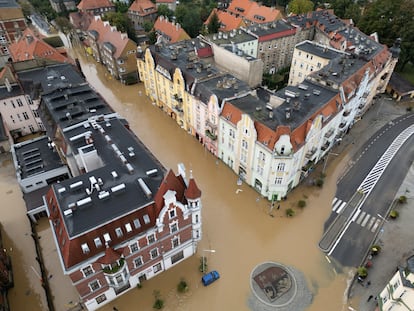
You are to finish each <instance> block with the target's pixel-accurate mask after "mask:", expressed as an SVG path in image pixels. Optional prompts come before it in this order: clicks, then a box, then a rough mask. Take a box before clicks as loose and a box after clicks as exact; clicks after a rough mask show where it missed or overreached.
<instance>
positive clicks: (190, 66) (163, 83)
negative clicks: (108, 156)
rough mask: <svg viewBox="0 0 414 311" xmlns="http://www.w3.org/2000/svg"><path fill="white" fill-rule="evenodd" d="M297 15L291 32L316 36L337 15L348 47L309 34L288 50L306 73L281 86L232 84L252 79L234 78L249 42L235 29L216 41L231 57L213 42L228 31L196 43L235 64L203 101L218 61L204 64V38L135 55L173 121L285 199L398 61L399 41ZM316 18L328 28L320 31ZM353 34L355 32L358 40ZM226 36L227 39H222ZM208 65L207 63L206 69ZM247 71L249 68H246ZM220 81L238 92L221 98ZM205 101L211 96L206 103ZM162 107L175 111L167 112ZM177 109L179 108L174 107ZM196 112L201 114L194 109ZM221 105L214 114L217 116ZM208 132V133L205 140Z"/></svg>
mask: <svg viewBox="0 0 414 311" xmlns="http://www.w3.org/2000/svg"><path fill="white" fill-rule="evenodd" d="M319 16H322V22H317V21H315V20H314V19H315V18H317V17H319ZM301 18H302V19H303V20H301V22H302V23H303V24H300V23H298V22H297V21H296V23H297V24H298V25H296V26H294V27H293V28H290V30H292V31H296V30H297V29H299V28H300V30H301V36H302V35H303V36H305V37H306V36H308V35H310V34H312V33H316V32H317V33H318V36H319V35H320V36H322V35H327V34H330V35H332V30H331V29H329V27H327V26H323V27H322V26H321V25H324V22H326V20H327V21H329V20H331V21H333V22H329V25H330V26H331V27H334V29H336V30H337V31H340V32H341V36H342V37H341V38H342V39H341V40H345V41H346V42H345V43H344V44H342V45H344V46H346V47H347V48H345V49H342V50H341V49H338V48H337V47H340V46H337V45H333V44H332V40H331V39H332V38H333V37H335V36H333V37H330V38H329V40H327V41H326V42H327V43H328V44H329V47H326V48H325V47H324V45H321V44H313V43H311V42H308V41H305V42H304V43H303V44H299V45H298V48H297V49H296V50H295V54H293V53H292V55H293V56H294V59H293V60H292V63H293V64H295V65H294V66H292V73H291V77H292V80H293V78H294V74H297V72H298V71H299V70H303V71H301V72H302V76H301V77H300V78H301V79H300V81H299V80H295V81H294V83H292V85H289V86H288V87H287V88H284V89H281V90H279V91H277V92H272V91H268V90H263V89H261V88H258V89H256V90H251V91H249V90H248V88H247V89H244V91H240V92H236V91H234V88H233V87H232V83H231V82H230V83H229V81H237V82H236V83H235V85H239V84H240V82H239V80H240V81H244V82H245V83H247V85H248V86H250V87H251V86H252V84H251V83H249V82H250V81H247V82H246V81H245V80H243V79H240V77H239V76H238V74H239V71H240V70H241V68H243V69H244V67H243V63H242V62H241V61H240V59H239V60H238V62H237V61H236V59H234V60H232V59H231V55H236V54H237V52H238V50H239V49H238V46H239V45H241V46H242V47H243V45H242V42H243V40H241V41H240V42H238V41H237V39H236V36H235V33H234V31H233V35H234V36H233V37H232V38H231V39H230V44H228V45H227V46H225V44H222V45H221V46H220V49H221V50H222V51H226V52H228V54H225V53H224V52H222V53H221V54H220V52H219V53H217V51H219V50H220V49H215V46H219V45H215V43H214V42H215V40H217V41H218V40H220V39H221V40H222V39H223V37H224V33H218V34H216V37H214V36H215V35H212V36H209V37H207V38H205V37H200V40H201V39H202V41H200V42H206V43H209V45H210V46H211V47H212V51H213V52H214V60H215V61H216V60H220V59H221V60H222V61H223V62H224V61H226V62H228V63H230V64H231V66H229V67H230V68H225V69H227V71H228V72H229V73H231V74H230V75H233V76H234V77H233V78H231V76H228V77H227V78H226V79H223V78H222V79H221V80H220V81H217V80H216V81H217V82H216V88H212V87H211V85H210V87H209V89H210V90H211V91H212V92H213V93H212V94H211V95H210V96H209V97H208V96H207V97H204V98H207V99H204V100H203V99H202V98H203V96H199V95H201V94H202V92H197V87H198V86H200V85H202V83H203V81H204V80H205V81H214V80H213V77H214V76H220V69H219V68H220V67H215V66H214V65H205V63H204V62H201V63H199V59H198V58H197V54H198V50H197V44H198V43H197V44H195V43H194V45H191V44H188V45H186V44H187V43H182V44H181V45H180V46H178V45H168V46H167V47H165V46H162V45H157V46H154V47H150V48H149V49H147V50H146V51H145V53H143V54H142V55H144V56H143V57H139V58H138V70H139V72H140V76H141V79H142V81H144V84H145V88H146V92H147V94H148V95H149V96H150V97H151V98H152V99H153V100H154V102H156V103H157V104H158V105H159V106H160V107H163V109H164V110H165V111H166V112H167V113H169V114H170V115H171V116H172V117H173V118H174V119H176V120H178V121H177V123H178V124H180V125H181V126H182V127H183V128H184V129H185V130H187V131H188V132H189V133H191V134H192V135H194V136H196V137H197V138H198V139H199V140H200V141H203V142H205V141H206V143H205V146H206V147H207V148H208V150H210V151H211V152H212V153H213V154H215V155H216V156H218V157H219V158H220V159H221V160H222V161H223V162H225V163H226V164H227V165H229V167H230V168H231V169H232V170H233V171H234V172H235V173H236V174H237V175H238V176H239V178H240V179H242V180H244V181H245V182H246V183H247V184H249V185H251V186H252V187H254V188H255V189H256V190H257V191H258V192H259V193H260V194H261V195H262V196H264V197H266V198H268V199H269V200H281V199H282V198H284V197H285V196H286V195H287V194H288V193H289V191H290V190H291V189H293V188H294V187H295V186H297V185H298V184H299V182H300V181H301V180H302V179H303V178H306V177H307V175H308V173H309V171H310V170H311V168H312V167H313V166H314V165H315V164H316V163H317V162H318V161H320V160H321V159H323V158H324V157H325V156H326V155H327V154H328V152H329V150H330V149H331V148H332V147H333V146H335V144H336V143H338V142H340V140H341V138H342V136H343V135H345V134H346V132H347V131H348V129H349V128H350V127H351V126H352V125H353V124H354V123H355V122H356V121H357V120H358V119H359V118H361V116H362V115H363V114H364V113H365V112H366V110H367V109H369V107H370V105H371V104H372V103H373V101H372V99H373V97H374V96H375V95H376V94H378V93H383V92H384V91H385V86H386V85H387V84H388V81H389V79H390V76H391V74H392V71H393V69H394V67H395V64H396V62H397V61H398V55H399V48H398V47H395V48H392V49H390V50H388V48H387V47H385V46H383V45H381V44H379V43H378V42H376V41H375V40H373V39H372V38H370V37H368V36H365V37H364V39H362V40H361V33H360V32H359V31H358V30H355V29H354V28H353V27H352V26H349V25H346V24H343V25H342V26H341V25H339V22H338V21H337V19H332V18H331V19H329V17H327V16H326V13H323V12H316V13H315V14H313V13H311V14H309V15H307V16H303V17H301ZM315 24H318V25H319V26H318V27H321V28H322V29H323V30H326V31H327V32H323V31H321V30H317V29H315V28H316V26H315ZM302 30H303V31H302ZM241 31H243V30H241ZM230 33H231V32H230ZM244 33H247V34H250V35H251V33H249V32H244ZM236 34H238V32H236ZM337 34H338V33H337ZM355 34H358V37H357V38H356V37H355ZM220 35H221V38H219V37H218V36H220ZM251 38H253V36H252V37H251ZM292 38H294V36H292ZM336 38H339V36H338V35H336ZM232 40H234V42H232ZM294 40H296V39H294ZM294 40H292V41H291V42H292V43H293V42H294ZM356 40H357V41H356ZM252 42H253V40H252ZM361 42H362V43H361ZM357 43H358V45H357ZM221 50H220V51H221ZM193 51H195V52H194V53H193ZM241 53H243V51H241ZM299 53H300V54H299ZM142 55H141V56H142ZM248 57H251V56H248ZM193 60H195V61H193ZM259 61H261V60H259ZM217 63H220V62H219V61H217ZM302 63H303V65H302V67H301V64H302ZM318 63H320V66H319V65H318ZM306 66H307V68H306ZM319 67H320V68H319ZM178 68H179V69H178ZM204 68H208V70H206V73H204V70H203V69H204ZM194 69H195V72H196V73H194ZM221 69H223V68H221ZM296 70H298V71H296ZM244 71H245V72H247V70H246V69H244ZM293 71H295V72H293ZM305 76H306V78H305ZM297 77H298V76H297ZM233 79H234V80H233ZM223 81H225V85H226V87H225V88H228V89H229V91H232V92H234V93H233V96H231V95H229V94H227V96H224V97H225V98H224V99H223V100H220V96H217V99H216V98H215V97H214V95H217V94H216V93H214V92H218V89H219V87H218V86H220V85H223ZM256 85H257V84H256ZM194 91H196V92H194ZM213 94H214V95H213ZM160 98H161V100H160ZM208 98H210V100H208ZM200 99H201V101H200ZM201 102H203V103H207V102H208V105H202V104H201ZM215 103H218V104H219V105H218V106H217V107H218V109H217V108H214V109H210V108H208V109H207V110H206V109H204V108H203V107H215ZM164 105H165V106H167V107H173V108H167V109H166V108H164V107H165V106H164ZM177 108H178V109H179V110H178V114H176V112H174V111H173V110H174V109H177ZM203 109H204V110H203ZM198 110H200V111H204V112H203V113H191V111H196V112H197V111H198ZM217 112H219V116H218V120H217V119H215V118H216V117H217ZM213 121H214V122H213ZM202 124H205V126H204V127H203V126H202ZM203 131H205V133H206V137H203V133H202V132H203ZM210 140H212V141H210Z"/></svg>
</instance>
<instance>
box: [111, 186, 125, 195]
mask: <svg viewBox="0 0 414 311" xmlns="http://www.w3.org/2000/svg"><path fill="white" fill-rule="evenodd" d="M122 190H125V184H119V185H116V186H114V187H112V188H111V191H112V193H120V191H122Z"/></svg>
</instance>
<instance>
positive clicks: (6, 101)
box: [0, 66, 44, 139]
mask: <svg viewBox="0 0 414 311" xmlns="http://www.w3.org/2000/svg"><path fill="white" fill-rule="evenodd" d="M0 102H1V104H0V113H1V115H2V116H3V123H4V124H5V126H6V128H7V130H8V131H9V134H10V136H11V137H12V138H13V139H17V138H19V137H22V136H26V135H29V134H33V133H37V132H40V131H43V129H44V128H43V124H42V121H41V119H40V116H39V115H38V113H37V108H38V106H37V104H36V103H35V102H34V101H32V99H31V98H30V96H28V95H26V93H25V91H24V89H23V87H22V85H21V84H20V83H19V81H17V80H16V78H15V77H14V75H13V73H12V69H11V68H10V66H6V67H4V68H3V70H2V72H1V75H0Z"/></svg>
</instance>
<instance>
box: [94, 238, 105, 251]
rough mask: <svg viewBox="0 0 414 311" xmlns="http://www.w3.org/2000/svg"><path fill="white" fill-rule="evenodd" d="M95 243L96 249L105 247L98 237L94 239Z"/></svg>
mask: <svg viewBox="0 0 414 311" xmlns="http://www.w3.org/2000/svg"><path fill="white" fill-rule="evenodd" d="M93 242H94V243H95V247H96V248H98V247H102V246H103V244H102V241H101V238H100V237H97V238H95V239H93Z"/></svg>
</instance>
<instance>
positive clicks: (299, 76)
mask: <svg viewBox="0 0 414 311" xmlns="http://www.w3.org/2000/svg"><path fill="white" fill-rule="evenodd" d="M341 55H345V53H343V52H341V51H338V50H335V49H333V48H331V47H329V46H326V45H321V44H319V43H316V42H313V41H309V40H306V41H303V42H301V43H298V44H297V45H296V46H295V49H294V51H293V61H292V65H291V66H290V75H289V85H298V84H299V83H301V82H302V81H303V80H305V78H306V77H307V76H308V75H310V74H311V73H312V72H314V71H318V70H319V69H321V68H323V67H325V66H326V65H327V64H329V62H330V61H331V60H332V59H334V58H337V57H340V56H341Z"/></svg>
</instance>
